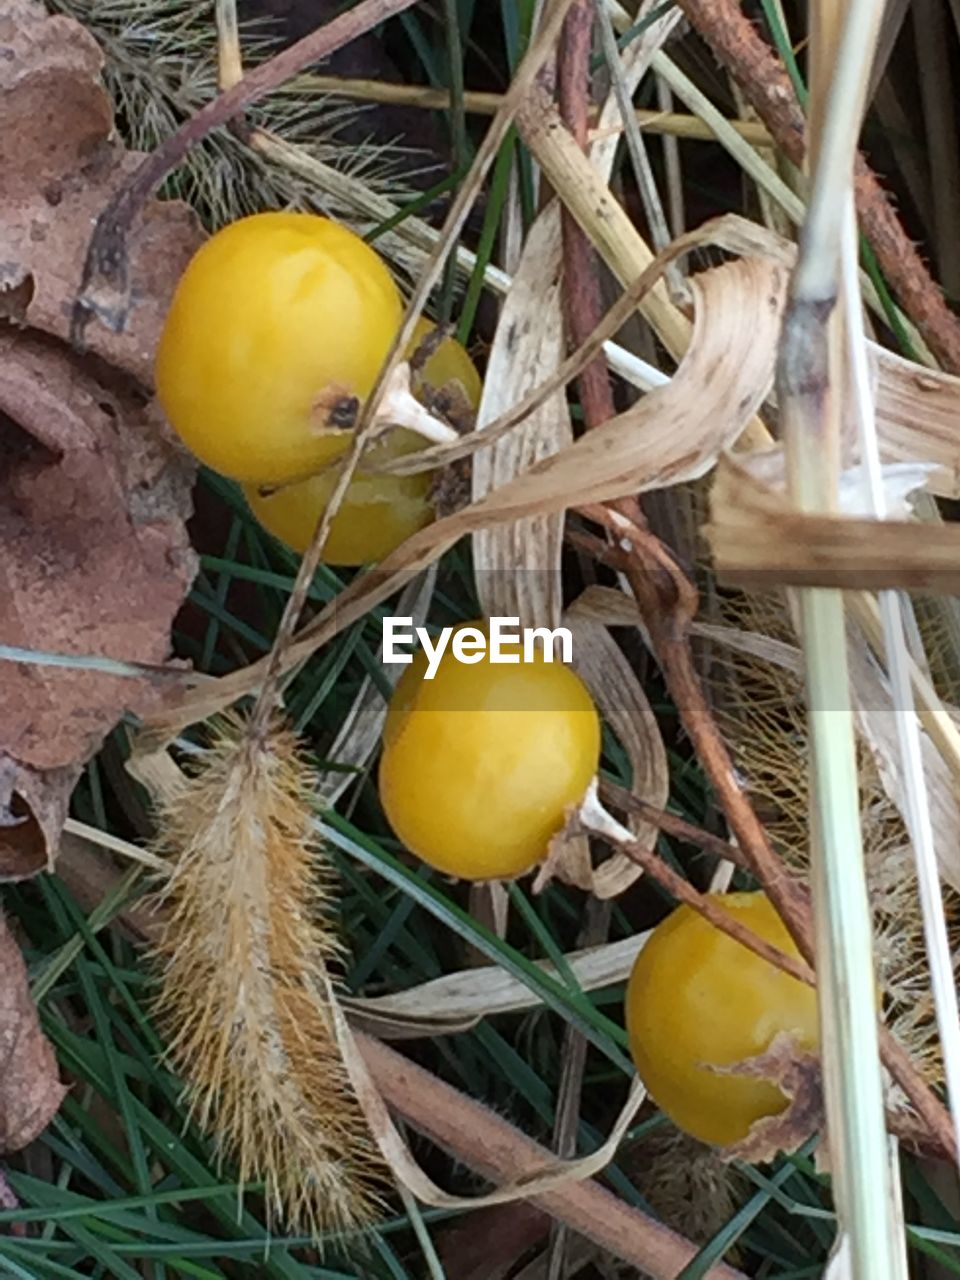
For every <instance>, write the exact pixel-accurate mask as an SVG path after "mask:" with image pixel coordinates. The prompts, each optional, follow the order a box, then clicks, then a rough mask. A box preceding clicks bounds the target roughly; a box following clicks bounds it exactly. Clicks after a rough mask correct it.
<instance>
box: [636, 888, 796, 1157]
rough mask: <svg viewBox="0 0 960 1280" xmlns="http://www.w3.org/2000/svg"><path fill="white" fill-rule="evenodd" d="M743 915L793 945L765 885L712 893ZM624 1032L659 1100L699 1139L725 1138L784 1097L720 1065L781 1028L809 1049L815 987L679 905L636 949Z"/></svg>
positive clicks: (776, 1108) (758, 1046)
mask: <svg viewBox="0 0 960 1280" xmlns="http://www.w3.org/2000/svg"><path fill="white" fill-rule="evenodd" d="M710 897H711V900H712V901H714V902H716V903H717V905H718V906H722V907H723V908H724V909H725V910H726V911H728V912H729V913H730V915H732V916H733V917H734V918H735V919H736V920H738V921H739V922H740V923H741V924H743V925H745V926H746V927H747V928H749V929H750V930H751V931H752V932H753V933H755V934H757V936H758V937H760V938H762V939H763V940H764V941H766V942H769V943H771V944H772V945H773V946H775V947H776V948H777V949H778V950H780V951H783V952H784V953H785V954H786V955H789V956H794V957H796V956H797V955H798V952H797V949H796V947H795V945H794V943H793V939H792V938H791V937H790V934H789V933H788V932H787V929H786V926H785V925H784V924H783V922H782V921H781V919H780V917H779V916H778V915H777V913H776V911H775V910H774V907H773V905H772V903H771V902H770V901H769V899H768V898H767V897H766V895H765V894H763V893H759V892H757V893H727V894H711V895H710ZM626 1019H627V1033H628V1035H629V1037H630V1048H631V1051H632V1054H633V1059H634V1062H635V1063H636V1067H637V1071H638V1073H639V1075H640V1078H641V1080H642V1081H643V1082H644V1084H645V1085H646V1086H647V1090H648V1092H649V1094H650V1097H651V1098H652V1099H653V1101H654V1102H655V1103H656V1104H657V1105H658V1106H659V1107H660V1109H661V1110H662V1111H664V1112H665V1113H666V1114H667V1115H668V1116H669V1117H670V1119H671V1120H672V1121H673V1122H674V1123H675V1124H676V1125H677V1126H678V1127H679V1128H681V1129H684V1130H686V1132H687V1133H690V1134H692V1135H693V1136H694V1137H695V1138H699V1139H700V1140H701V1141H702V1142H708V1143H713V1144H716V1145H721V1146H729V1145H730V1144H732V1143H735V1142H739V1141H740V1140H741V1139H742V1138H745V1137H746V1135H747V1133H748V1131H749V1129H750V1126H751V1125H752V1124H753V1123H754V1121H755V1120H759V1119H761V1118H762V1117H763V1116H772V1115H777V1114H778V1113H779V1112H781V1111H782V1110H783V1109H784V1108H785V1107H786V1105H787V1099H786V1098H785V1097H784V1095H783V1093H782V1092H781V1091H780V1090H779V1089H778V1088H777V1086H776V1085H775V1084H773V1083H771V1082H770V1081H767V1080H761V1079H754V1078H753V1077H750V1076H739V1075H720V1074H717V1073H716V1072H714V1071H711V1070H710V1068H711V1067H726V1066H730V1065H731V1064H733V1063H737V1062H743V1061H745V1060H746V1059H747V1058H754V1057H757V1056H759V1055H761V1054H763V1053H765V1052H766V1051H767V1049H769V1047H770V1044H771V1042H772V1041H773V1040H774V1038H775V1037H776V1036H777V1034H778V1033H780V1032H786V1033H789V1034H790V1035H792V1036H793V1037H795V1039H796V1041H797V1043H798V1044H799V1045H800V1046H801V1047H802V1048H805V1049H815V1048H816V1047H817V1044H818V1040H819V1033H818V1027H817V998H816V993H815V992H814V990H813V988H812V987H808V986H807V985H805V984H804V983H802V982H799V981H798V980H797V979H796V978H791V977H790V976H789V974H786V973H784V972H783V971H782V970H780V969H777V968H775V967H774V966H773V965H771V964H769V963H768V962H767V961H766V960H763V959H761V958H760V957H759V956H758V955H756V954H755V953H754V952H752V951H749V950H748V949H747V948H746V947H743V946H741V944H740V943H739V942H737V941H735V940H734V939H733V938H731V937H730V936H729V934H726V933H723V932H722V931H721V930H720V929H717V928H715V927H714V926H713V925H712V924H710V923H709V922H708V921H707V920H705V919H704V918H703V916H701V915H699V914H698V913H697V912H696V911H694V910H693V908H692V907H688V906H680V907H678V908H677V909H676V910H675V911H674V912H672V913H671V914H670V915H669V916H667V918H666V919H665V920H663V921H662V922H661V923H660V924H659V925H658V926H657V927H656V929H654V931H653V933H652V935H651V936H650V938H649V940H648V942H647V944H646V946H644V948H643V949H642V951H641V952H640V954H639V955H638V956H637V960H636V963H635V964H634V967H633V973H632V974H631V977H630V981H629V983H628V985H627V997H626Z"/></svg>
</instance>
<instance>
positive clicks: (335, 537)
mask: <svg viewBox="0 0 960 1280" xmlns="http://www.w3.org/2000/svg"><path fill="white" fill-rule="evenodd" d="M432 328H433V326H432V325H431V324H430V323H429V321H426V320H422V319H421V320H420V322H419V323H418V325H417V328H416V331H415V333H414V338H413V342H412V344H411V353H412V352H413V351H415V350H416V348H417V346H418V345H419V344H420V342H422V341H423V338H424V337H425V336H426V334H428V333H429V332H430V331H431V329H432ZM420 377H421V379H422V381H423V382H424V383H425V384H427V385H428V386H430V387H432V388H435V389H439V388H440V387H444V386H447V385H448V384H450V383H455V384H457V385H459V386H460V387H461V388H462V389H463V392H464V394H465V396H466V397H467V400H468V402H469V403H470V405H471V406H472V407H473V408H476V406H477V405H478V404H479V403H480V392H481V390H482V383H481V381H480V375H479V374H478V373H477V371H476V369H475V367H474V365H473V361H472V360H471V359H470V357H469V356H468V355H467V353H466V351H465V350H464V349H463V347H462V346H461V345H460V344H459V343H458V342H455V341H454V340H453V338H446V339H444V341H443V342H442V343H441V344H440V346H439V348H438V349H437V351H436V352H435V353H434V354H433V355H432V356H431V357H430V359H429V360H428V361H427V362H426V365H425V366H424V368H423V370H422V371H421V374H420ZM349 441H350V433H349V432H343V433H342V434H341V435H340V436H339V437H338V438H337V439H336V440H335V441H333V442H332V444H331V450H332V451H333V450H335V452H332V453H331V456H333V457H337V456H339V455H340V454H341V453H344V452H345V451H346V449H347V446H348V444H349ZM427 444H428V441H426V440H424V439H423V437H422V436H419V435H417V434H416V432H413V431H405V430H394V431H391V432H389V433H388V434H387V435H386V436H384V437H382V438H381V439H378V440H376V441H374V443H373V444H372V445H370V446H369V447H368V448H367V449H366V451H365V452H364V457H363V466H364V467H365V468H366V470H361V471H359V472H357V473H356V474H355V476H354V478H353V480H352V481H351V482H350V486H349V488H348V489H347V492H346V494H345V495H344V499H343V502H342V504H341V506H340V510H339V511H338V512H337V515H336V517H335V519H334V521H333V524H332V525H331V526H330V532H329V534H328V536H327V541H326V543H325V545H324V549H323V559H324V561H325V562H326V563H327V564H332V565H360V564H368V563H369V562H370V561H372V560H382V559H383V557H384V556H385V555H387V554H388V553H389V552H391V551H393V549H394V548H395V547H398V546H399V545H400V543H401V542H403V541H404V540H405V539H406V538H409V537H410V535H411V534H413V533H416V532H417V530H418V529H422V528H423V527H424V525H427V524H429V523H430V522H431V520H433V516H434V511H433V507H432V506H431V504H430V501H429V495H430V490H431V487H432V484H433V476H434V473H433V472H420V473H419V474H417V475H411V476H392V475H378V474H376V473H375V472H374V471H373V470H372V468H373V466H374V464H375V463H377V462H379V461H381V460H386V459H390V458H395V457H398V456H399V455H401V454H404V453H411V452H415V451H416V450H418V449H423V448H425V447H426V446H427ZM336 480H337V474H336V472H335V471H333V470H330V471H326V472H322V473H321V474H320V475H317V476H313V477H312V478H311V479H309V480H304V481H302V482H301V483H299V484H294V485H288V486H286V487H284V488H283V489H279V490H277V492H275V493H272V494H270V495H268V496H265V495H263V494H261V493H260V492H259V490H258V487H257V486H256V485H245V486H244V493H245V494H246V497H247V502H248V503H249V504H250V509H251V511H252V512H253V514H254V515H255V516H256V517H257V519H258V520H259V521H260V523H261V524H262V525H263V527H264V528H265V529H267V530H268V531H269V532H270V533H272V534H274V536H275V537H277V538H279V539H280V540H281V542H285V543H286V544H287V546H289V547H292V548H293V550H294V551H299V552H300V553H301V554H302V553H303V552H304V551H306V549H307V547H308V546H309V545H310V541H311V539H312V537H313V532H314V530H315V529H316V527H317V523H318V521H319V519H320V515H321V512H322V511H323V509H324V508H325V507H326V505H327V503H328V502H329V500H330V495H331V493H332V492H333V488H334V485H335V484H336Z"/></svg>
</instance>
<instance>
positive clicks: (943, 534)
mask: <svg viewBox="0 0 960 1280" xmlns="http://www.w3.org/2000/svg"><path fill="white" fill-rule="evenodd" d="M704 532H705V533H706V536H707V538H708V540H709V543H710V548H711V551H712V553H713V560H714V564H715V567H716V570H717V574H718V576H719V577H720V579H721V581H723V582H726V583H729V584H731V585H735V586H740V587H745V588H753V589H762V588H770V587H773V586H797V587H840V588H846V589H850V590H864V591H882V590H885V589H887V588H895V589H902V590H905V591H920V592H930V593H931V594H934V595H938V594H939V595H945V594H950V595H956V594H958V593H960V528H958V527H957V526H956V525H947V524H921V523H920V522H915V521H907V520H877V519H872V518H861V517H856V516H815V515H807V514H805V513H803V512H799V511H792V510H790V508H789V506H788V505H787V504H786V502H785V500H784V497H783V494H782V493H779V492H777V490H776V489H774V488H772V487H770V486H769V485H768V484H765V483H763V482H762V481H760V480H758V479H757V477H756V476H755V475H754V474H753V472H752V471H751V469H750V468H749V467H748V466H746V465H744V460H743V458H737V459H734V458H732V457H729V456H728V457H726V458H724V459H722V460H721V462H720V464H719V466H718V467H717V470H716V475H715V478H714V482H713V487H712V489H711V493H710V522H709V524H707V525H706V526H705V528H704Z"/></svg>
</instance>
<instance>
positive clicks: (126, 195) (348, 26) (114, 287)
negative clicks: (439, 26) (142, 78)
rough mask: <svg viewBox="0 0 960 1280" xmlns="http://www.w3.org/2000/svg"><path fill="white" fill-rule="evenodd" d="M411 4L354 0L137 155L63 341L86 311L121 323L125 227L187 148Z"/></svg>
mask: <svg viewBox="0 0 960 1280" xmlns="http://www.w3.org/2000/svg"><path fill="white" fill-rule="evenodd" d="M415 3H416V0H361V3H360V4H358V5H357V6H356V7H355V8H353V9H350V10H349V12H347V13H342V14H340V16H339V17H337V18H334V19H333V20H332V21H330V22H327V23H325V24H324V25H323V26H322V27H318V28H317V30H316V31H313V32H311V33H310V34H309V35H307V36H304V37H303V39H302V40H298V41H297V42H296V44H292V45H291V46H290V47H289V48H288V49H284V50H283V52H282V53H278V54H277V56H276V57H275V58H271V59H270V60H269V61H268V62H264V63H261V64H260V66H258V67H255V68H254V70H253V71H250V72H249V73H248V74H247V75H245V76H244V77H243V79H242V80H240V81H238V82H237V84H235V85H234V86H233V88H231V89H228V90H227V91H226V92H225V93H221V94H219V95H218V96H217V97H216V98H214V99H213V100H212V101H211V102H209V103H207V105H206V106H205V107H203V108H202V109H201V110H200V111H198V112H197V113H196V115H193V116H191V117H190V119H189V120H185V121H184V123H183V124H182V125H181V126H180V128H179V129H178V130H177V131H176V133H174V134H172V135H171V136H170V137H169V138H168V139H167V141H166V142H165V143H164V144H163V146H161V147H157V149H156V150H155V151H152V152H151V153H150V154H149V155H148V156H147V157H146V158H145V159H144V160H143V162H142V163H141V164H140V166H139V168H137V169H136V170H134V172H133V175H132V177H131V178H130V180H129V181H128V182H126V183H125V184H124V185H123V186H122V187H121V188H120V189H119V190H118V191H117V192H116V193H115V195H114V196H113V198H112V199H111V200H110V202H109V203H108V204H107V206H106V208H105V209H104V210H103V212H102V213H101V214H100V216H99V218H98V219H97V223H96V226H95V227H94V230H93V235H92V237H91V239H90V245H89V248H88V249H87V257H86V261H85V263H84V268H83V279H82V283H81V289H80V294H79V296H78V298H77V300H76V302H75V304H74V308H73V317H72V324H71V340H72V341H73V344H74V345H75V346H76V347H82V346H83V337H84V331H85V330H86V327H87V324H88V323H89V321H90V319H91V317H92V316H93V315H96V316H98V317H99V318H100V319H101V320H102V321H103V322H104V323H105V324H106V325H107V326H108V327H109V328H111V329H114V330H116V331H118V332H119V331H120V330H122V329H123V327H124V325H125V323H126V318H127V312H128V309H129V306H130V292H129V281H128V279H127V252H126V241H127V233H128V231H129V229H130V226H131V224H132V222H133V220H134V218H135V217H136V215H137V213H138V211H139V210H140V209H141V207H142V206H143V204H144V202H145V201H146V200H147V199H148V197H149V196H150V195H152V194H153V192H154V191H156V189H157V187H158V186H159V185H160V183H161V182H162V181H163V179H164V178H165V177H166V175H167V174H168V173H169V172H170V171H171V169H174V168H176V166H177V165H178V164H179V163H180V162H181V161H182V160H183V158H184V156H186V154H187V153H188V151H190V149H191V148H192V147H194V146H196V144H197V143H198V142H199V141H200V140H201V139H202V138H204V137H206V135H207V134H208V133H210V132H211V130H213V129H216V128H217V127H218V126H219V125H223V124H226V123H227V122H228V121H230V120H232V119H233V118H234V117H235V116H238V115H239V114H240V113H241V112H242V111H244V110H246V108H247V107H249V106H251V105H252V104H253V103H254V102H257V101H258V100H259V99H260V98H262V97H264V95H265V94H267V93H269V92H270V91H271V90H272V89H276V88H277V87H278V86H279V85H281V84H283V82H284V81H286V80H289V79H290V78H291V76H294V75H296V74H297V72H298V71H302V70H303V69H304V67H307V66H309V65H310V64H311V63H313V62H319V61H320V60H321V59H322V58H326V57H329V55H330V54H331V53H334V52H335V51H336V50H337V49H340V48H342V47H343V46H344V45H345V44H349V43H350V41H351V40H355V39H356V38H357V36H359V35H362V34H363V33H364V32H366V31H370V30H371V29H372V28H373V27H376V26H378V25H379V24H380V23H381V22H384V21H385V20H386V19H387V18H389V17H391V16H392V15H393V14H396V13H401V12H402V11H403V10H404V9H409V8H410V7H411V6H412V5H414V4H415Z"/></svg>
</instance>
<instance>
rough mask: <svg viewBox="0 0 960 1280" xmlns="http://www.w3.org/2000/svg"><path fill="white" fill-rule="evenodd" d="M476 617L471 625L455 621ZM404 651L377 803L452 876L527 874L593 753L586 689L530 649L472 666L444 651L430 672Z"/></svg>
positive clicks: (411, 843) (414, 846)
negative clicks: (513, 659) (513, 661)
mask: <svg viewBox="0 0 960 1280" xmlns="http://www.w3.org/2000/svg"><path fill="white" fill-rule="evenodd" d="M464 625H469V626H480V627H482V626H483V624H482V623H469V624H464ZM426 665H427V664H426V659H425V658H424V655H423V654H422V653H418V654H416V655H415V657H414V662H413V664H412V665H411V666H409V667H407V669H406V670H405V671H404V673H403V675H402V676H401V678H400V680H399V682H398V684H397V688H396V690H395V691H394V695H393V698H392V700H391V702H390V708H389V711H388V714H387V720H386V724H385V727H384V735H383V740H384V750H383V756H382V758H381V761H380V780H379V781H380V800H381V803H382V805H383V809H384V812H385V813H386V815H387V818H388V819H389V821H390V824H391V826H392V827H393V829H394V831H395V832H396V834H397V835H398V836H399V838H400V839H401V840H402V841H403V843H404V844H405V845H406V846H407V848H408V849H410V850H411V851H412V852H413V853H415V854H416V855H417V856H418V857H419V858H421V859H422V860H423V861H424V862H426V863H428V864H429V865H430V866H432V867H435V868H436V869H437V870H438V871H441V872H443V873H445V874H446V875H450V876H457V877H459V878H461V879H463V880H492V879H509V878H513V877H515V876H519V875H522V874H524V873H525V872H527V871H530V870H531V869H532V868H533V867H535V866H536V865H537V863H539V862H541V861H542V860H543V858H544V857H545V856H546V853H547V846H548V844H549V841H550V838H551V837H552V836H553V835H554V834H555V833H556V832H557V831H559V830H560V829H561V828H562V826H563V823H564V819H565V812H564V811H565V809H566V808H567V806H569V805H574V804H577V803H578V802H579V801H580V800H582V798H583V796H584V793H585V791H586V789H587V786H588V784H589V782H590V780H591V778H592V777H593V776H594V775H595V773H596V772H597V768H598V765H599V758H600V720H599V717H598V715H597V710H596V707H595V705H594V703H593V699H592V698H591V696H590V694H589V692H588V690H587V688H586V686H585V685H584V684H583V682H582V681H581V680H580V678H579V677H578V676H577V675H575V674H574V672H572V671H571V670H569V668H567V667H565V666H563V665H562V664H561V663H559V662H554V663H547V662H545V661H544V659H543V657H542V655H541V654H540V652H539V650H538V652H537V657H536V659H535V660H534V661H533V662H530V663H523V662H521V663H520V664H519V665H516V666H507V665H500V664H497V663H493V662H491V661H490V660H489V656H488V655H485V656H484V658H483V661H481V662H479V663H477V664H476V665H466V664H464V663H461V662H458V661H457V659H456V658H455V657H454V655H453V654H452V653H451V651H450V649H449V648H448V649H447V651H446V653H445V654H444V657H443V659H442V660H441V662H440V666H439V669H438V670H437V673H436V675H435V676H434V678H433V680H424V679H423V675H424V672H425V670H426Z"/></svg>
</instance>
